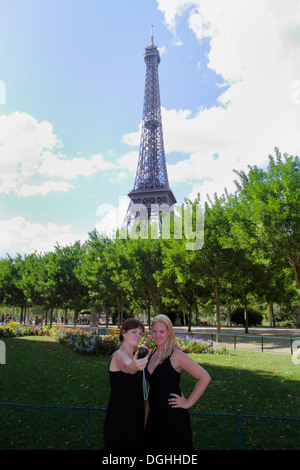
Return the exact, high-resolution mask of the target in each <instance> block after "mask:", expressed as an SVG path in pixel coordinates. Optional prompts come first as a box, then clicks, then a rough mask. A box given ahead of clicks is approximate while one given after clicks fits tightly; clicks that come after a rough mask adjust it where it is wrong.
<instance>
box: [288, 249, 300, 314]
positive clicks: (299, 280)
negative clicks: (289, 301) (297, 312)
mask: <svg viewBox="0 0 300 470" xmlns="http://www.w3.org/2000/svg"><path fill="white" fill-rule="evenodd" d="M287 257H288V260H289V262H290V265H291V266H292V268H293V271H294V276H295V281H296V286H297V291H298V300H299V305H300V256H298V258H297V259H296V261H294V259H293V258H292V256H291V255H290V254H289V253H288V254H287Z"/></svg>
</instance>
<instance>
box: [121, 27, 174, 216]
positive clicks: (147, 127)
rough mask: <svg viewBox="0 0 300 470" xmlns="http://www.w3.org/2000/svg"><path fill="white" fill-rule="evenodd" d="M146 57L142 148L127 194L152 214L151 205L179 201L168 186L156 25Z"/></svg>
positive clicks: (171, 203)
mask: <svg viewBox="0 0 300 470" xmlns="http://www.w3.org/2000/svg"><path fill="white" fill-rule="evenodd" d="M144 60H145V63H146V80H145V94H144V108H143V120H142V130H141V140H140V150H139V158H138V165H137V170H136V176H135V182H134V188H133V190H132V191H131V192H130V193H129V194H128V196H129V197H130V199H131V203H130V206H131V205H132V204H143V205H145V206H146V207H147V208H148V213H149V216H150V210H151V204H163V203H164V204H168V205H169V206H171V205H173V204H175V203H176V199H175V197H174V195H173V193H172V191H171V189H170V186H169V180H168V174H167V165H166V159H165V150H164V140H163V129H162V119H161V106H160V93H159V81H158V65H159V64H160V61H161V59H160V54H159V50H158V48H157V46H155V45H154V42H153V26H151V44H150V46H149V47H146V48H145V53H144ZM130 206H129V208H128V213H129V212H130ZM128 213H127V220H128V217H129V216H128ZM131 216H132V214H131Z"/></svg>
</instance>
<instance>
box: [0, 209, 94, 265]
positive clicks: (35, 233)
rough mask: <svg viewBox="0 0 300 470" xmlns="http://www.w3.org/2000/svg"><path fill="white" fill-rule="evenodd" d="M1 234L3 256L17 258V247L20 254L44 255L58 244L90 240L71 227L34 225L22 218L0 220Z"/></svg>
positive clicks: (1, 252) (0, 247)
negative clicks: (8, 255) (36, 253)
mask: <svg viewBox="0 0 300 470" xmlns="http://www.w3.org/2000/svg"><path fill="white" fill-rule="evenodd" d="M0 233H1V238H0V255H1V256H5V255H6V253H9V254H10V255H11V256H15V254H16V252H15V250H16V247H18V248H17V250H18V253H20V254H25V253H33V252H34V251H37V252H38V253H42V252H46V251H52V250H53V249H54V247H55V245H56V244H57V243H58V244H60V245H63V246H65V245H68V244H72V243H75V241H77V240H80V241H81V242H83V241H85V240H86V239H87V238H88V236H87V234H82V233H74V232H73V231H72V228H71V226H70V225H64V226H59V225H56V224H54V223H48V224H46V225H43V224H39V223H32V222H29V221H27V220H26V219H25V218H24V217H21V216H19V217H13V218H10V219H7V220H0Z"/></svg>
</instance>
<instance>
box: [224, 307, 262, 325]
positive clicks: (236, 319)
mask: <svg viewBox="0 0 300 470" xmlns="http://www.w3.org/2000/svg"><path fill="white" fill-rule="evenodd" d="M247 314H248V325H249V326H261V324H262V321H263V315H262V313H261V312H259V311H258V310H255V309H253V308H248V309H247ZM231 320H232V323H233V325H236V326H245V311H244V308H243V307H238V308H236V309H235V310H234V311H233V312H232V314H231Z"/></svg>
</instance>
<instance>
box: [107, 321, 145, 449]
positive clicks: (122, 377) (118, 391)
mask: <svg viewBox="0 0 300 470" xmlns="http://www.w3.org/2000/svg"><path fill="white" fill-rule="evenodd" d="M143 333H144V325H143V323H142V322H140V321H139V320H137V319H135V318H128V319H127V320H125V322H124V323H123V324H122V326H121V330H120V341H121V346H120V348H119V349H118V350H117V351H116V352H115V353H114V354H113V355H112V357H111V359H110V363H109V367H108V370H109V377H110V387H111V392H110V397H109V402H108V408H107V412H106V416H105V421H104V429H103V437H104V446H105V450H109V451H111V450H126V451H127V450H145V440H144V418H145V408H144V395H143V369H144V368H145V367H146V364H147V360H148V358H147V357H145V358H143V359H138V352H139V351H136V352H135V353H134V351H135V349H136V348H137V347H138V345H139V342H140V340H141V337H142V336H143Z"/></svg>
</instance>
